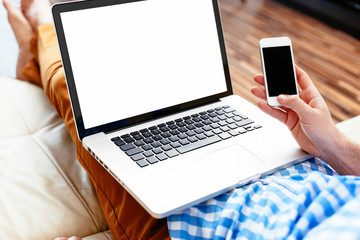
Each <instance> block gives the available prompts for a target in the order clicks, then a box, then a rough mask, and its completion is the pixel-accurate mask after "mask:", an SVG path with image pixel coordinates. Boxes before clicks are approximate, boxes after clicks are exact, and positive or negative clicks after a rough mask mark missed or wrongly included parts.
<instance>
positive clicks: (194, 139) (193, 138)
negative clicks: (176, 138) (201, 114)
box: [188, 137, 198, 143]
mask: <svg viewBox="0 0 360 240" xmlns="http://www.w3.org/2000/svg"><path fill="white" fill-rule="evenodd" d="M188 140H189V142H192V143H193V142H197V141H198V139H197V138H196V137H189V138H188Z"/></svg>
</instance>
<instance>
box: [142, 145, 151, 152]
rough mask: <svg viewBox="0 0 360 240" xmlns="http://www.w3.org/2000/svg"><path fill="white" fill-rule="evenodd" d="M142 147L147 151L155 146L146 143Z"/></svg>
mask: <svg viewBox="0 0 360 240" xmlns="http://www.w3.org/2000/svg"><path fill="white" fill-rule="evenodd" d="M142 149H144V150H145V151H149V150H151V149H153V147H152V146H150V145H145V146H143V147H142Z"/></svg>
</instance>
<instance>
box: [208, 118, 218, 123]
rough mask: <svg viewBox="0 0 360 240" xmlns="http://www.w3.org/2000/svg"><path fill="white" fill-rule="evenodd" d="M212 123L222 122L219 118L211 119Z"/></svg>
mask: <svg viewBox="0 0 360 240" xmlns="http://www.w3.org/2000/svg"><path fill="white" fill-rule="evenodd" d="M210 121H211V122H213V123H217V122H220V120H219V119H218V118H217V117H216V118H211V119H210Z"/></svg>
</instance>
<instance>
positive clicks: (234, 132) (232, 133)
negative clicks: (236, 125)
mask: <svg viewBox="0 0 360 240" xmlns="http://www.w3.org/2000/svg"><path fill="white" fill-rule="evenodd" d="M229 133H230V134H231V136H233V137H234V136H237V135H239V132H238V131H236V130H230V131H229Z"/></svg>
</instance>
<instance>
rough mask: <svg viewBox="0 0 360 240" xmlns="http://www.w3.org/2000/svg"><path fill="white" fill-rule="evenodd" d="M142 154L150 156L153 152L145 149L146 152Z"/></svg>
mask: <svg viewBox="0 0 360 240" xmlns="http://www.w3.org/2000/svg"><path fill="white" fill-rule="evenodd" d="M143 155H144V156H145V157H151V156H154V153H152V152H151V151H147V152H144V153H143Z"/></svg>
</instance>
